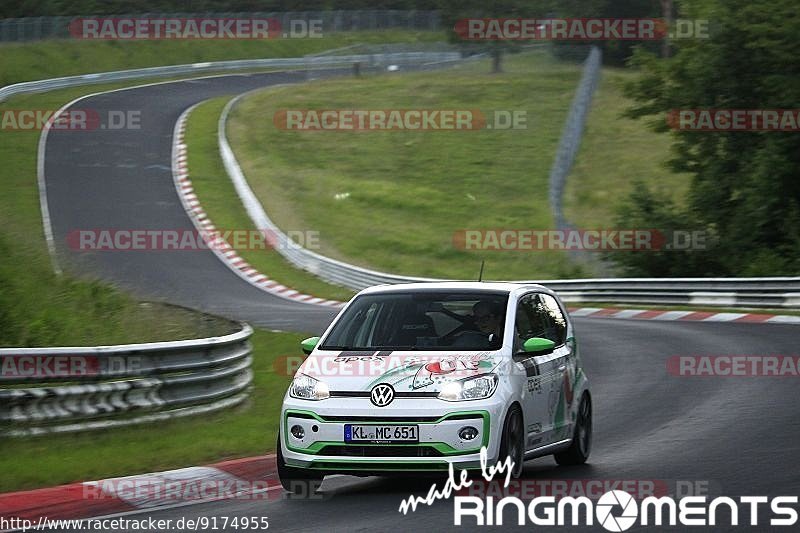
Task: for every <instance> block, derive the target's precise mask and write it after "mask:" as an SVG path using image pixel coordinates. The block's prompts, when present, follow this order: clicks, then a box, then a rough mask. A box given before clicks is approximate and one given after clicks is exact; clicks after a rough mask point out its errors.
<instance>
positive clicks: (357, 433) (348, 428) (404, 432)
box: [344, 424, 419, 444]
mask: <svg viewBox="0 0 800 533" xmlns="http://www.w3.org/2000/svg"><path fill="white" fill-rule="evenodd" d="M344 441H345V442H352V443H356V442H368V443H373V444H392V443H395V442H419V426H416V425H408V426H378V425H356V424H345V425H344Z"/></svg>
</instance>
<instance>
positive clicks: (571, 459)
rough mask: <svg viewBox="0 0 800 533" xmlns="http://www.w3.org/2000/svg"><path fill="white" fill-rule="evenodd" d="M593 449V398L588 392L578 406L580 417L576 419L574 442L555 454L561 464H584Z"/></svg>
mask: <svg viewBox="0 0 800 533" xmlns="http://www.w3.org/2000/svg"><path fill="white" fill-rule="evenodd" d="M591 450H592V400H591V398H589V395H588V394H584V395H583V398H581V404H580V407H578V418H577V420H576V421H575V432H574V433H573V435H572V444H570V446H569V448H567V450H566V451H564V452H562V453H557V454H555V458H556V462H557V463H558V464H560V465H582V464H583V463H585V462H586V460H587V459H588V458H589V452H591Z"/></svg>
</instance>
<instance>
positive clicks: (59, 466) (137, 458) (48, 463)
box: [0, 330, 303, 492]
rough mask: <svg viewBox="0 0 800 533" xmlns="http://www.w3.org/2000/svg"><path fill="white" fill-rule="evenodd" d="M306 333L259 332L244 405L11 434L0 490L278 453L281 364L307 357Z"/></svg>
mask: <svg viewBox="0 0 800 533" xmlns="http://www.w3.org/2000/svg"><path fill="white" fill-rule="evenodd" d="M302 338H303V335H299V334H292V333H272V332H266V331H263V330H256V331H255V333H254V334H253V337H252V342H253V371H254V386H253V391H252V393H251V394H250V397H249V399H248V400H247V401H246V402H245V403H244V404H242V405H239V406H238V407H235V408H233V409H227V410H223V411H220V412H218V413H212V414H206V415H203V416H200V417H189V418H185V419H177V420H173V421H168V422H159V423H158V424H150V425H148V426H147V427H143V426H131V427H128V428H117V429H113V430H103V431H93V432H90V433H77V434H69V435H53V436H47V437H37V438H21V439H7V440H5V441H4V442H3V453H2V454H0V471H1V472H3V475H2V476H0V492H8V491H14V490H24V489H31V488H36V487H45V486H52V485H57V484H62V483H70V482H74V481H84V480H92V479H101V478H106V477H111V476H123V475H132V474H141V473H142V472H150V471H158V470H166V469H170V468H179V467H183V466H194V465H202V464H208V463H212V462H216V461H222V460H225V459H231V458H236V457H247V456H251V455H260V454H264V453H268V452H270V451H274V449H275V441H276V438H277V429H278V423H277V420H278V418H279V412H280V405H281V399H282V398H283V394H284V393H285V392H286V387H287V386H288V383H289V381H290V379H291V377H290V376H287V375H284V374H285V372H281V371H280V369H279V368H278V367H279V366H280V365H276V364H274V363H275V361H276V359H277V358H278V357H279V356H281V355H287V354H290V355H300V353H301V352H300V348H299V346H298V343H299V342H300V340H302ZM284 367H285V365H284ZM284 367H281V368H284Z"/></svg>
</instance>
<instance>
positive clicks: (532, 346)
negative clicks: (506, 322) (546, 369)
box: [522, 337, 556, 355]
mask: <svg viewBox="0 0 800 533" xmlns="http://www.w3.org/2000/svg"><path fill="white" fill-rule="evenodd" d="M555 347H556V343H555V342H553V341H551V340H550V339H543V338H542V337H531V338H530V339H528V340H526V341H525V342H524V343H523V345H522V349H523V350H524V351H526V352H527V353H531V354H533V355H547V354H549V353H553V350H554V349H555Z"/></svg>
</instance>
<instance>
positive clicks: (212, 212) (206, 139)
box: [185, 96, 353, 300]
mask: <svg viewBox="0 0 800 533" xmlns="http://www.w3.org/2000/svg"><path fill="white" fill-rule="evenodd" d="M228 100H230V97H228V96H224V97H220V98H214V99H212V100H208V101H206V102H204V103H202V104H200V105H199V106H197V107H196V108H195V109H194V110H193V111H192V112H191V114H190V115H189V119H188V120H187V124H186V135H185V139H186V145H187V153H188V159H187V164H188V168H189V178H190V179H191V180H192V186H193V187H194V189H195V193H196V194H197V196H198V198H199V200H200V203H201V204H202V205H203V209H204V210H205V211H206V214H208V216H209V218H210V219H211V220H212V221H213V222H214V225H215V226H216V227H217V228H218V229H219V230H220V231H224V230H247V231H252V230H253V229H254V226H253V223H252V221H251V220H250V217H248V215H247V213H246V212H245V210H244V207H242V204H241V201H240V200H239V197H238V196H237V194H236V189H235V188H234V187H233V184H232V183H231V180H230V179H229V178H228V175H227V173H226V172H225V168H224V166H223V164H222V158H221V157H220V155H219V148H218V144H217V123H218V121H219V116H220V114H221V113H222V108H224V107H225V104H226V103H227V102H228ZM230 241H231V242H230V243H229V244H231V245H232V246H234V247H235V248H236V246H235V245H236V240H235V239H230ZM237 251H238V252H239V255H241V256H242V257H243V258H244V259H245V260H246V261H247V262H248V263H250V264H251V265H252V266H253V268H255V269H256V270H258V271H259V272H261V273H263V274H264V275H266V276H269V277H270V278H272V279H274V280H276V281H279V282H280V283H282V284H284V285H287V286H289V287H292V288H295V289H299V288H302V291H303V292H306V293H308V294H312V295H314V296H318V297H320V298H330V299H335V300H348V299H349V298H350V297H351V296H352V295H353V292H352V291H350V290H348V289H345V288H343V287H337V286H334V285H330V284H328V283H325V282H324V281H322V280H320V279H319V278H317V277H315V276H313V275H311V274H309V273H306V272H304V271H302V270H299V269H297V268H294V267H292V266H291V265H290V264H289V263H287V262H286V261H285V260H284V259H283V258H282V257H281V255H280V254H279V253H278V252H277V251H275V250H274V249H264V250H260V249H242V248H237Z"/></svg>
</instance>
